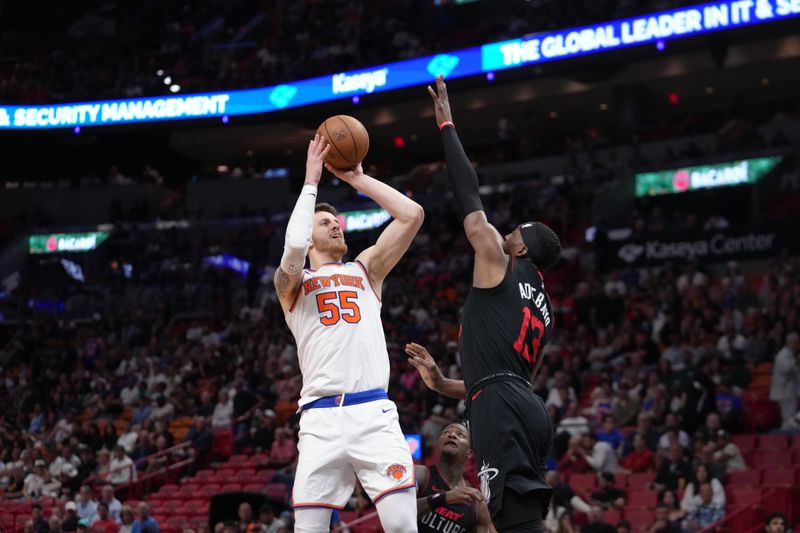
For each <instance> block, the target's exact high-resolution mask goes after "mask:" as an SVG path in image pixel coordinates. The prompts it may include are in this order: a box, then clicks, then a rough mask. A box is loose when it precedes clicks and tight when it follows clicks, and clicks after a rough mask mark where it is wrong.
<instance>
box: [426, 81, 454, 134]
mask: <svg viewBox="0 0 800 533" xmlns="http://www.w3.org/2000/svg"><path fill="white" fill-rule="evenodd" d="M428 92H429V93H430V95H431V98H433V109H434V111H436V125H437V126H441V125H442V124H443V123H445V122H453V113H452V112H451V111H450V99H449V98H447V85H445V84H444V76H442V75H441V74H439V75H438V76H436V90H435V91H434V90H433V89H431V86H430V85H428Z"/></svg>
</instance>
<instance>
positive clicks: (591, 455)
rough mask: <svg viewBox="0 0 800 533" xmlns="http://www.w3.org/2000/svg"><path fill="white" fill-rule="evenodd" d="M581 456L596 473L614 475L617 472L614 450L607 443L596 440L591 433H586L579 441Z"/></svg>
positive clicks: (617, 464) (595, 436)
mask: <svg viewBox="0 0 800 533" xmlns="http://www.w3.org/2000/svg"><path fill="white" fill-rule="evenodd" d="M581 446H582V447H581V448H580V450H581V454H582V455H583V457H584V459H586V462H587V463H589V466H591V467H592V468H594V469H595V470H596V471H597V472H608V473H610V474H616V473H617V471H618V470H619V461H617V454H616V453H614V449H613V448H612V447H611V445H610V444H609V443H607V442H600V441H598V440H597V435H595V434H594V433H593V432H590V433H586V434H585V435H584V436H583V438H582V441H581Z"/></svg>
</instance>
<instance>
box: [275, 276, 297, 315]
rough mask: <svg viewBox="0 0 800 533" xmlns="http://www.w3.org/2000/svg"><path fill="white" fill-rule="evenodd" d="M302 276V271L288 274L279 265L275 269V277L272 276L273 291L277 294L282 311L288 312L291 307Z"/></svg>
mask: <svg viewBox="0 0 800 533" xmlns="http://www.w3.org/2000/svg"><path fill="white" fill-rule="evenodd" d="M302 278H303V273H302V272H300V273H298V274H289V273H287V272H286V271H284V270H283V269H282V268H281V267H278V268H277V269H276V270H275V277H274V278H273V282H274V284H275V292H276V293H277V294H278V300H279V301H280V302H281V307H283V312H284V313H286V312H288V311H289V309H290V308H291V307H292V303H293V302H294V299H295V296H296V293H297V290H298V289H299V287H300V281H301V280H302Z"/></svg>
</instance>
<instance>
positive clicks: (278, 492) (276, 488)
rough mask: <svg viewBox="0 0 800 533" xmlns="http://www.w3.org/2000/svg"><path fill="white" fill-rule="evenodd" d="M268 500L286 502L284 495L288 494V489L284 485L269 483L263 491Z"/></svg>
mask: <svg viewBox="0 0 800 533" xmlns="http://www.w3.org/2000/svg"><path fill="white" fill-rule="evenodd" d="M264 492H265V493H266V495H267V497H268V498H272V499H273V500H278V501H286V499H287V498H286V495H287V493H288V489H287V487H286V485H284V484H283V483H270V484H269V485H267V486H266V488H265V489H264Z"/></svg>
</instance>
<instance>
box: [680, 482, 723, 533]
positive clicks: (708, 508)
mask: <svg viewBox="0 0 800 533" xmlns="http://www.w3.org/2000/svg"><path fill="white" fill-rule="evenodd" d="M699 492H700V500H701V501H700V505H698V506H697V507H696V508H695V509H694V511H692V512H691V513H689V514H688V516H687V517H686V520H684V524H683V527H684V530H687V531H697V530H698V529H702V528H704V527H708V526H710V525H711V524H713V523H714V522H716V521H717V520H719V519H720V518H722V517H724V516H725V507H723V506H721V505H720V504H718V503H714V501H713V498H714V492H713V490H712V488H711V484H710V483H703V484H702V485H700V491H699Z"/></svg>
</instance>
